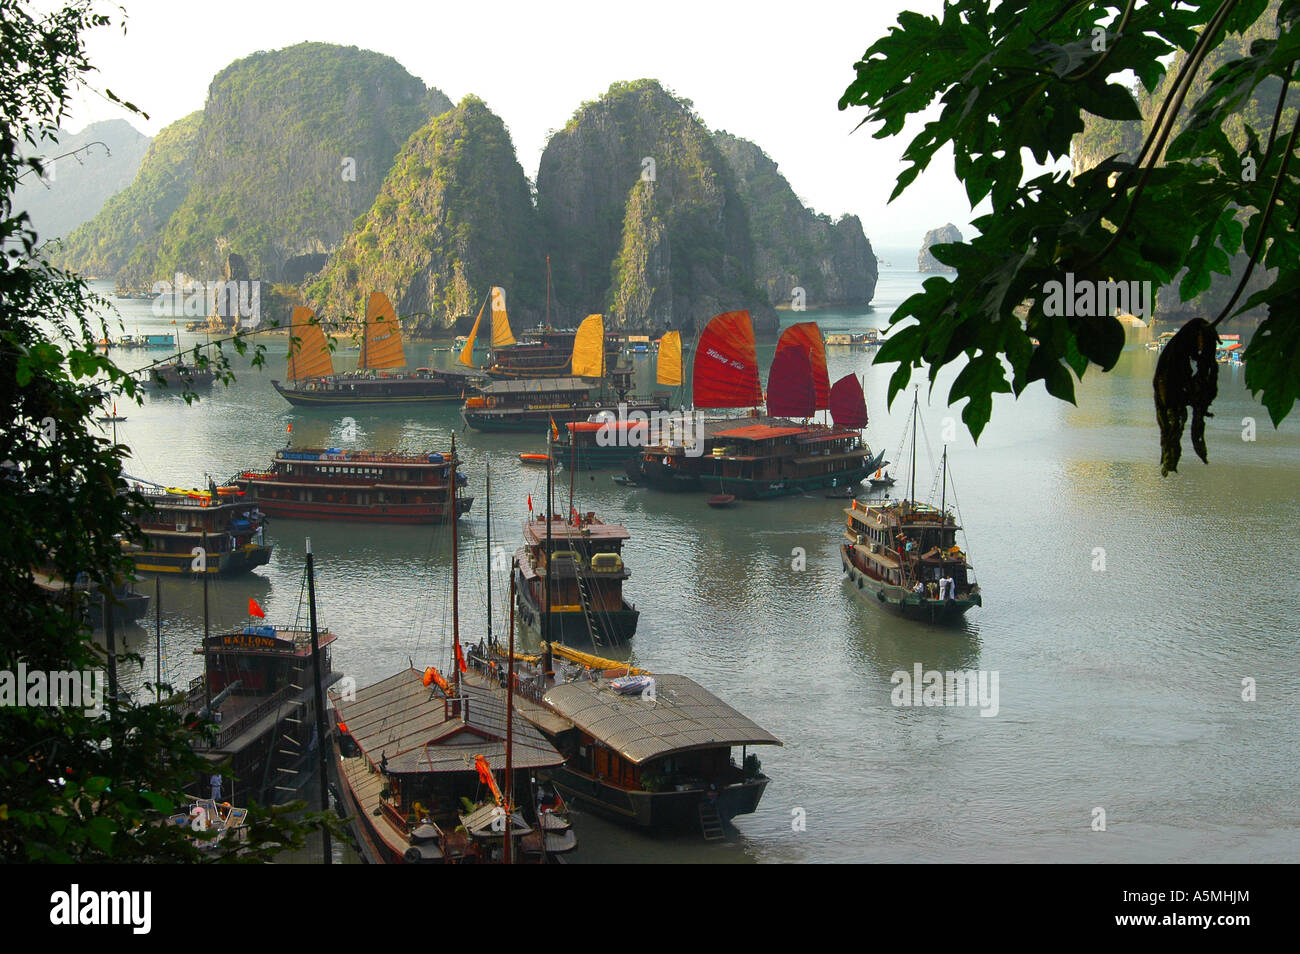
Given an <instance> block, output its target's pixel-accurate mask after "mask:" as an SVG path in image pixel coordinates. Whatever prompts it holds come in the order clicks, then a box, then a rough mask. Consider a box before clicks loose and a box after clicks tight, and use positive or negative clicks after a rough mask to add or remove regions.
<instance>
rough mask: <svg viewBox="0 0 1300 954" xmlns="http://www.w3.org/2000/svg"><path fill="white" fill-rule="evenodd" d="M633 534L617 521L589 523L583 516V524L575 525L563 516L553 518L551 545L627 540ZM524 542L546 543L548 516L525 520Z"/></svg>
mask: <svg viewBox="0 0 1300 954" xmlns="http://www.w3.org/2000/svg"><path fill="white" fill-rule="evenodd" d="M631 536H632V534H630V533H628V531H627V527H625V526H623V525H622V524H617V523H605V522H603V521H601V520H599V519H596V520H593V521H592V522H590V523H588V522H587V521H586V517H585V515H584V516H583V523H582V526H580V527H578V526H574V525H573V524H571V523H569V522H568V521H567V520H565V519H564V518H563V517H558V516H557V517H552V518H551V546H552V547H553V548H554V549H556V550H563V549H564V547H563V546H559V544H560V543H567V542H570V541H575V540H627V539H630V538H631ZM524 542H526V543H527V544H528V545H529V546H542V545H544V544H545V543H546V518H545V517H538V518H536V519H535V520H525V521H524Z"/></svg>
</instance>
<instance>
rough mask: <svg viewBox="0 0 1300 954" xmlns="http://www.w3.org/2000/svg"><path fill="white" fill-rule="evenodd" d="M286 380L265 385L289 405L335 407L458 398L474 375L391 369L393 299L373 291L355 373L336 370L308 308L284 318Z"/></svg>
mask: <svg viewBox="0 0 1300 954" xmlns="http://www.w3.org/2000/svg"><path fill="white" fill-rule="evenodd" d="M289 334H290V339H289V357H288V371H287V374H286V377H287V379H288V381H287V383H285V384H281V383H280V382H279V381H272V382H271V386H272V387H274V388H275V390H276V392H277V393H279V395H280V396H281V397H282V398H284V399H285V400H286V401H288V402H289V403H290V404H293V405H298V406H306V407H338V406H356V405H361V404H429V403H435V402H439V401H459V400H461V398H462V397H463V395H464V394H465V391H466V389H467V388H469V387H472V386H473V384H474V383H475V381H476V380H477V376H476V375H473V374H470V373H468V372H464V371H461V370H459V369H454V370H431V369H429V368H417V369H415V370H414V371H394V370H393V369H398V368H405V367H406V352H405V349H404V348H403V346H402V329H401V326H400V324H399V322H398V320H397V312H396V311H395V310H394V309H393V303H392V302H391V301H389V300H388V296H387V295H385V294H384V293H383V292H373V293H371V295H370V299H369V300H368V301H367V303H366V320H365V327H364V329H363V333H362V337H361V355H360V358H359V359H358V361H357V367H356V370H355V371H350V372H344V373H339V374H336V373H335V372H334V359H333V356H332V355H331V354H330V350H329V344H328V343H327V342H326V340H325V333H324V332H323V331H322V330H321V326H320V323H319V322H318V321H317V320H316V317H315V314H314V313H313V312H312V310H311V309H310V308H303V307H298V308H294V310H293V314H292V316H291V318H290V322H289Z"/></svg>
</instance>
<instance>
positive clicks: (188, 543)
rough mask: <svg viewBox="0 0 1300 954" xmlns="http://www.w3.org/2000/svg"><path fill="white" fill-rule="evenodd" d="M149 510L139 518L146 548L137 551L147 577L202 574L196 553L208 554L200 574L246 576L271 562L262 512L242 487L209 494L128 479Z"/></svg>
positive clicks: (135, 554)
mask: <svg viewBox="0 0 1300 954" xmlns="http://www.w3.org/2000/svg"><path fill="white" fill-rule="evenodd" d="M128 480H129V481H130V482H131V483H132V489H134V490H135V491H136V492H137V493H140V494H141V495H142V496H143V497H144V500H145V502H146V503H147V504H148V505H149V509H148V510H147V511H146V512H145V513H143V514H142V515H141V516H140V520H139V526H140V530H141V532H143V534H144V536H145V538H146V546H145V547H144V549H138V550H133V552H132V557H133V559H134V560H135V568H136V569H137V570H141V571H143V572H146V573H197V572H200V568H199V567H198V566H197V565H196V560H198V557H196V556H195V554H194V549H195V548H196V547H200V548H202V549H203V551H204V556H203V558H202V561H201V562H202V569H201V572H205V573H209V574H212V575H214V576H230V575H231V574H235V573H247V572H248V571H249V570H252V569H253V568H255V567H259V566H262V565H264V564H265V563H267V562H268V561H269V560H270V559H271V546H270V544H268V543H267V542H266V539H265V535H264V533H263V525H262V521H263V516H264V515H263V513H262V511H261V510H259V509H258V507H257V505H256V504H255V502H254V501H253V500H251V499H249V498H248V497H247V496H245V494H244V492H243V491H242V490H240V489H239V488H237V487H233V486H224V487H217V486H215V485H212V486H210V489H208V490H184V489H182V488H179V487H160V486H158V485H157V484H151V483H149V482H147V481H142V480H140V479H139V478H128Z"/></svg>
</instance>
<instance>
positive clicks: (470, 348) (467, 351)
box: [460, 298, 487, 368]
mask: <svg viewBox="0 0 1300 954" xmlns="http://www.w3.org/2000/svg"><path fill="white" fill-rule="evenodd" d="M486 307H487V299H486V298H484V299H483V304H482V305H480V306H479V310H478V317H477V318H475V319H474V327H473V328H471V329H470V332H469V340H468V341H466V342H465V347H464V348H462V349H461V352H460V363H461V364H463V365H465V367H467V368H472V367H474V339H475V338H477V337H478V323H479V322H480V321H482V320H483V309H484V308H486Z"/></svg>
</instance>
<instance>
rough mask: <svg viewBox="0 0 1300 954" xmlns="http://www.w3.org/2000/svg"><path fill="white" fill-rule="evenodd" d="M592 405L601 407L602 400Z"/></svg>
mask: <svg viewBox="0 0 1300 954" xmlns="http://www.w3.org/2000/svg"><path fill="white" fill-rule="evenodd" d="M592 407H600V402H599V401H597V402H596V403H595V404H593V405H592Z"/></svg>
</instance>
